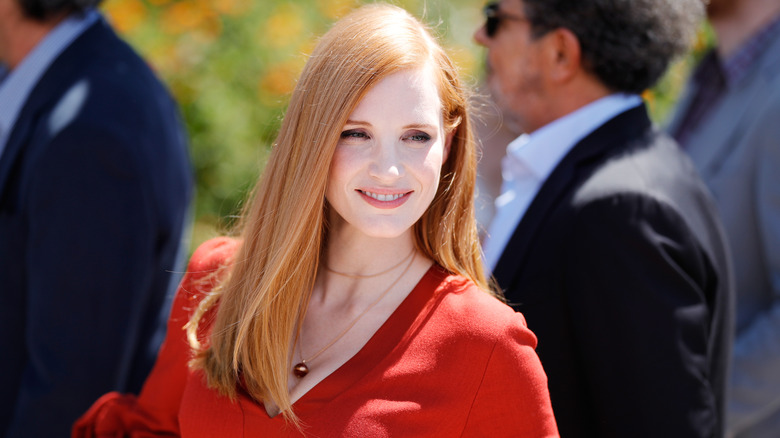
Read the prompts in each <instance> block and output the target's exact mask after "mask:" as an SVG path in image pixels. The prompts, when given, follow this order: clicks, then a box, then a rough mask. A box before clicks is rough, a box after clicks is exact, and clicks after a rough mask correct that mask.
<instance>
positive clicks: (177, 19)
mask: <svg viewBox="0 0 780 438" xmlns="http://www.w3.org/2000/svg"><path fill="white" fill-rule="evenodd" d="M216 18H217V17H216V13H215V12H214V11H212V10H211V9H210V8H209V7H208V5H207V4H206V3H205V2H204V1H198V0H183V1H179V2H176V3H174V4H172V5H171V6H169V7H168V8H167V9H165V10H164V11H163V13H162V17H161V20H160V21H161V25H162V27H163V30H165V31H166V32H168V33H171V34H174V35H179V34H183V33H185V32H190V31H193V30H196V29H198V28H200V27H202V26H204V25H207V24H208V25H211V26H212V28H213V20H215V19H216ZM209 22H211V23H209Z"/></svg>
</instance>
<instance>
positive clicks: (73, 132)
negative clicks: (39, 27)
mask: <svg viewBox="0 0 780 438" xmlns="http://www.w3.org/2000/svg"><path fill="white" fill-rule="evenodd" d="M191 187H192V175H191V170H190V165H189V158H188V153H187V146H186V138H185V135H184V133H183V131H182V129H181V124H180V120H179V117H178V114H177V109H176V105H175V103H174V102H173V101H172V99H171V98H170V97H169V94H168V92H167V91H166V90H165V89H164V88H163V86H162V85H161V84H160V82H159V81H158V80H157V79H156V78H155V77H154V75H153V74H152V72H151V71H150V69H149V68H148V66H147V65H146V63H145V62H144V61H143V60H141V59H140V58H139V57H138V56H137V55H136V54H135V53H134V52H133V51H132V50H131V49H130V48H129V47H128V46H127V45H126V44H125V43H123V42H122V41H120V40H119V39H118V38H117V36H116V35H115V34H114V32H113V31H112V30H111V29H110V28H109V27H108V25H107V24H106V23H105V22H104V21H102V20H99V21H98V22H97V23H95V24H94V25H92V26H91V27H89V28H88V29H87V30H86V31H85V32H84V33H83V34H82V35H81V36H80V37H79V38H78V39H76V40H75V41H74V42H73V43H72V44H71V46H70V47H68V48H67V49H66V50H65V51H64V52H63V53H62V54H61V55H60V56H59V57H58V58H57V59H56V60H55V61H54V63H53V64H52V65H51V66H50V68H49V69H48V70H47V71H46V73H45V74H44V75H43V76H42V77H41V79H40V81H39V82H38V84H37V85H36V87H35V88H34V90H33V91H32V93H31V94H30V96H29V99H28V101H27V103H26V105H25V106H24V108H23V109H22V111H21V113H20V115H19V118H18V120H17V122H16V124H15V125H14V128H13V130H12V132H11V134H10V138H9V140H8V143H7V145H6V149H5V152H4V153H3V154H2V156H0V333H1V334H2V335H0V351H2V357H3V359H2V360H0V435H3V436H8V437H16V436H25V437H63V436H68V435H69V430H70V425H71V423H72V422H73V421H74V420H75V419H76V418H77V417H78V416H79V415H80V414H81V413H83V412H84V411H85V410H86V409H87V408H88V407H89V406H90V405H91V404H92V402H93V401H95V399H97V398H98V397H99V396H100V395H102V394H104V393H106V392H107V391H111V390H119V391H129V392H134V391H138V390H139V389H140V386H141V384H142V382H143V381H144V379H145V377H146V375H147V373H148V372H149V370H150V369H151V366H152V364H153V361H154V358H155V357H156V353H157V349H158V346H159V342H160V339H161V338H158V337H156V336H159V335H160V333H159V330H158V329H160V328H163V327H164V326H162V325H160V322H164V321H165V319H166V318H167V314H165V313H166V311H167V308H166V305H167V303H169V298H170V297H169V296H167V295H168V288H169V283H170V282H171V281H172V277H173V276H174V275H175V274H174V273H172V272H171V271H172V270H174V268H175V259H176V255H177V251H178V250H179V248H180V243H181V240H182V239H181V237H182V228H183V225H184V222H185V215H186V210H187V207H188V203H189V198H190V192H191ZM184 256H185V257H186V254H184Z"/></svg>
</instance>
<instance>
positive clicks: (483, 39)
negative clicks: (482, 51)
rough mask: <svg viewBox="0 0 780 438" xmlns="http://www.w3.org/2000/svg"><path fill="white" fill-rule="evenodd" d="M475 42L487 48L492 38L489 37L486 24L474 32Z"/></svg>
mask: <svg viewBox="0 0 780 438" xmlns="http://www.w3.org/2000/svg"><path fill="white" fill-rule="evenodd" d="M474 41H476V42H477V44H479V45H480V46H483V47H487V45H488V43H489V42H490V38H488V36H487V31H486V30H485V25H484V24H483V25H482V26H479V28H478V29H477V30H476V31H474Z"/></svg>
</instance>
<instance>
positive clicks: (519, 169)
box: [503, 93, 642, 180]
mask: <svg viewBox="0 0 780 438" xmlns="http://www.w3.org/2000/svg"><path fill="white" fill-rule="evenodd" d="M641 103H642V99H641V98H640V97H639V96H637V95H635V94H623V93H616V94H611V95H609V96H605V97H602V98H601V99H598V100H596V101H594V102H591V103H589V104H588V105H585V106H583V107H582V108H579V109H577V110H576V111H574V112H572V113H569V114H567V115H566V116H564V117H561V118H559V119H556V120H554V121H553V122H551V123H548V124H547V125H545V126H543V127H541V128H539V129H537V130H536V131H534V132H533V133H531V134H523V135H521V136H520V137H518V138H517V139H516V140H514V141H512V142H511V143H509V145H508V146H507V157H506V160H505V165H504V166H503V171H504V179H506V180H512V179H515V178H517V177H519V176H520V175H523V174H524V173H531V174H533V175H534V177H536V178H537V179H540V180H544V179H546V178H547V177H548V176H549V175H550V173H552V171H553V169H555V167H556V166H557V165H558V163H559V162H560V161H561V160H562V159H563V157H564V156H566V154H567V153H568V152H569V151H570V150H571V149H572V148H573V147H574V145H576V144H577V142H579V141H580V140H582V139H583V138H585V137H586V136H587V135H588V134H590V133H591V132H593V131H594V130H596V128H598V127H599V126H601V125H603V124H604V123H606V122H607V121H608V120H610V119H612V118H613V117H615V116H616V115H618V114H620V113H622V112H624V111H626V110H628V109H630V108H633V107H636V106H638V105H640V104H641Z"/></svg>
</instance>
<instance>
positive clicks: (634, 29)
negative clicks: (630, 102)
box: [523, 0, 704, 93]
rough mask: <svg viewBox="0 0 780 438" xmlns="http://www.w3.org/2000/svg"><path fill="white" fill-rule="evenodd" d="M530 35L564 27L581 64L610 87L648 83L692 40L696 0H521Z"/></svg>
mask: <svg viewBox="0 0 780 438" xmlns="http://www.w3.org/2000/svg"><path fill="white" fill-rule="evenodd" d="M523 3H524V4H525V13H526V15H527V16H528V20H529V21H530V23H531V29H532V33H533V35H534V37H541V36H542V35H544V34H546V33H547V32H549V31H551V30H554V29H557V28H566V29H568V30H570V31H572V32H573V33H574V34H575V35H576V36H577V39H578V40H579V42H580V46H581V48H582V59H583V64H584V66H585V68H586V69H587V70H588V71H589V72H591V73H593V74H594V75H595V76H596V77H597V78H598V79H599V80H600V81H601V82H602V83H603V84H604V85H605V86H607V87H608V88H610V89H611V90H612V91H619V92H627V93H640V92H642V91H644V90H645V89H647V88H649V87H651V86H653V85H654V84H655V83H656V82H657V81H658V79H660V77H661V76H662V75H663V74H664V72H665V71H666V69H667V67H668V66H669V64H670V63H671V61H672V60H673V59H674V58H675V57H677V56H679V55H681V54H683V53H684V52H685V51H686V50H687V49H688V48H689V46H690V44H691V43H692V42H693V40H694V36H695V34H696V29H697V27H698V25H699V23H700V22H701V20H702V18H703V17H704V2H703V1H702V0H523Z"/></svg>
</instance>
